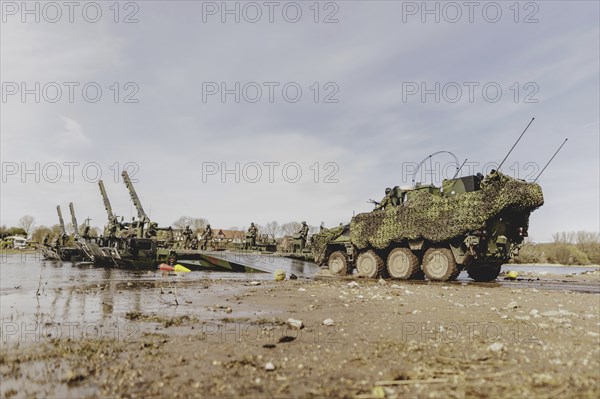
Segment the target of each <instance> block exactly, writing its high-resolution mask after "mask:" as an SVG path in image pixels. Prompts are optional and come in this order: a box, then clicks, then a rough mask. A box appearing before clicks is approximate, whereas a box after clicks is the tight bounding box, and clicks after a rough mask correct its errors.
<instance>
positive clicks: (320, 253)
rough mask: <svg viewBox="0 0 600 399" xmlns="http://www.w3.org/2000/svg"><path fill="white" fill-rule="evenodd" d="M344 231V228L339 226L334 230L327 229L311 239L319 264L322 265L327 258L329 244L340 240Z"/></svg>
mask: <svg viewBox="0 0 600 399" xmlns="http://www.w3.org/2000/svg"><path fill="white" fill-rule="evenodd" d="M343 231H344V226H339V227H334V228H332V229H325V230H323V231H321V232H319V233H317V234H315V235H313V236H312V237H311V239H310V240H311V243H312V252H313V254H314V255H315V262H316V263H317V264H321V262H322V261H323V258H324V257H325V249H326V247H327V243H329V242H330V241H333V240H335V239H336V238H338V237H339V236H340V234H342V232H343Z"/></svg>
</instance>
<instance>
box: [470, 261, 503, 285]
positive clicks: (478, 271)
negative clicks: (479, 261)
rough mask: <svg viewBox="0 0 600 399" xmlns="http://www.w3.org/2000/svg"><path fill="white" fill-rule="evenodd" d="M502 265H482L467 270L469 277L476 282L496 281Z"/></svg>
mask: <svg viewBox="0 0 600 399" xmlns="http://www.w3.org/2000/svg"><path fill="white" fill-rule="evenodd" d="M501 267H502V265H480V266H476V267H471V268H468V269H467V273H468V274H469V277H471V278H472V279H473V280H475V281H480V282H486V281H494V280H495V279H496V278H498V275H499V274H500V269H501Z"/></svg>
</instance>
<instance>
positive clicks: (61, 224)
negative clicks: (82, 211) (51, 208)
mask: <svg viewBox="0 0 600 399" xmlns="http://www.w3.org/2000/svg"><path fill="white" fill-rule="evenodd" d="M56 212H57V213H58V223H59V224H60V233H61V234H67V231H66V230H65V221H64V220H63V216H62V212H61V211H60V205H56Z"/></svg>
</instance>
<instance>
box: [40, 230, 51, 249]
mask: <svg viewBox="0 0 600 399" xmlns="http://www.w3.org/2000/svg"><path fill="white" fill-rule="evenodd" d="M49 242H50V234H48V233H46V235H45V236H44V240H43V241H42V244H43V245H44V248H48V247H50V245H49V244H48V243H49Z"/></svg>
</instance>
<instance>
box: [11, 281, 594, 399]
mask: <svg viewBox="0 0 600 399" xmlns="http://www.w3.org/2000/svg"><path fill="white" fill-rule="evenodd" d="M586 280H587V281H588V282H590V281H591V282H592V283H593V284H596V283H598V282H599V281H598V276H597V275H594V276H589V277H587V278H586ZM257 284H258V282H257ZM131 288H132V289H135V288H136V287H131ZM138 288H139V289H140V290H142V293H143V294H148V295H154V294H156V291H157V290H164V288H162V287H158V286H152V285H146V286H144V287H138ZM165 294H166V293H165ZM81 295H86V293H82V294H81ZM175 301H177V303H178V304H179V305H178V306H174V305H175ZM107 306H108V304H107ZM162 306H163V307H164V308H166V309H170V310H169V311H166V312H165V311H162V312H156V313H154V312H149V313H144V312H139V311H135V310H133V309H132V310H130V311H128V312H126V313H125V314H123V315H121V317H120V319H119V320H121V324H120V325H119V326H112V327H111V328H112V329H111V330H110V331H112V333H111V334H105V333H104V334H96V335H94V334H91V333H89V331H88V333H87V334H77V332H78V330H77V329H78V328H80V327H79V326H75V327H73V326H70V328H71V330H72V331H71V332H72V333H73V334H64V329H65V326H64V325H62V326H60V327H61V328H62V329H63V334H62V335H61V334H57V333H55V334H54V337H52V336H50V337H48V336H47V333H48V334H50V335H52V333H51V331H53V330H52V327H56V326H48V329H46V330H45V331H43V332H42V333H43V334H46V335H44V336H41V337H37V339H31V338H32V337H29V338H30V339H27V338H28V336H25V337H23V331H12V332H11V331H10V330H7V328H6V327H7V325H4V326H3V337H2V338H3V340H2V351H1V354H0V375H1V377H2V387H1V395H2V397H7V398H9V397H42V396H54V397H80V396H86V397H257V398H258V397H360V398H367V397H375V398H383V397H389V398H393V397H436V398H438V397H439V398H446V397H490V398H498V397H506V398H513V397H559V396H560V397H590V398H596V397H598V396H600V371H599V370H600V349H599V348H600V297H599V295H598V294H590V293H576V292H564V291H546V290H540V289H536V288H530V287H524V288H514V287H502V286H497V285H493V284H492V285H486V284H479V285H461V284H427V283H421V284H415V283H403V282H394V281H387V282H383V281H382V282H377V281H366V280H356V281H347V280H344V281H341V280H295V281H293V280H292V281H290V280H287V281H284V282H272V281H262V282H260V285H252V284H250V282H247V281H216V282H203V283H200V282H196V283H193V284H187V285H185V286H182V288H181V289H179V290H178V291H177V293H176V295H175V294H174V295H172V296H171V299H169V300H163V303H162ZM289 319H294V320H295V321H290V320H289ZM300 321H301V323H302V327H301V328H300V329H298V328H297V327H298V325H299V322H300ZM12 327H14V325H13V326H12ZM108 327H109V326H108V325H106V326H103V325H101V326H100V328H101V329H102V328H104V332H106V331H108ZM11 334H12V335H11ZM34 338H35V336H34Z"/></svg>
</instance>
